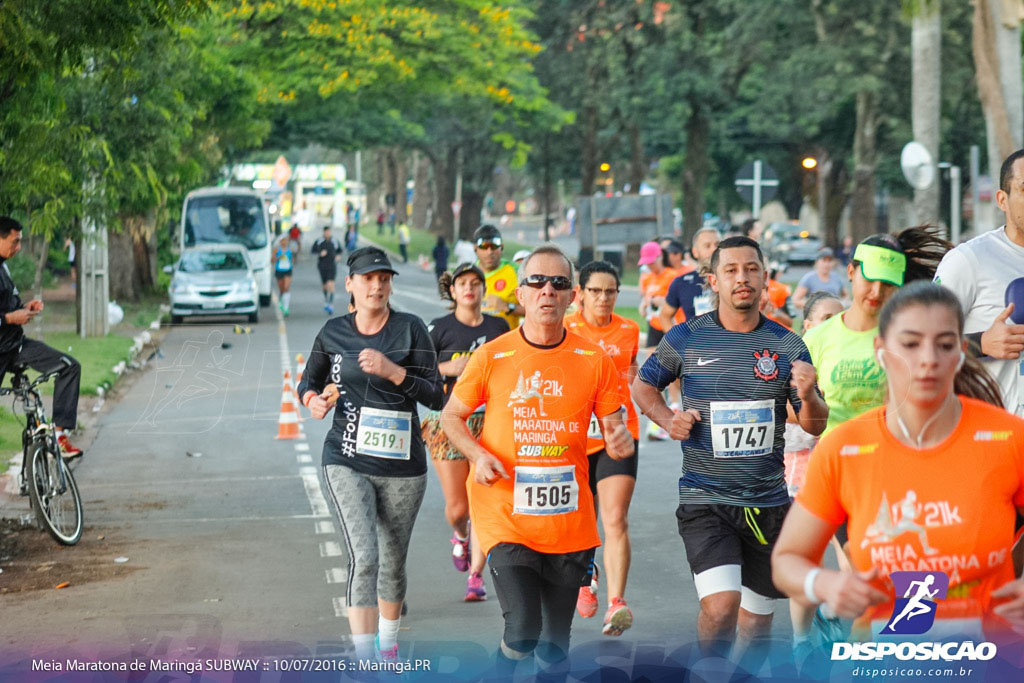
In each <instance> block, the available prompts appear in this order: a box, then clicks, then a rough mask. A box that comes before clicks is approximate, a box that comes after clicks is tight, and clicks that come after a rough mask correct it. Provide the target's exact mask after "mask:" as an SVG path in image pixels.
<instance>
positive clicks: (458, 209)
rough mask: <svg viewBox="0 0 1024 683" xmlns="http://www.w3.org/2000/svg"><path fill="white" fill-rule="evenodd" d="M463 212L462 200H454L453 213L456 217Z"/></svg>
mask: <svg viewBox="0 0 1024 683" xmlns="http://www.w3.org/2000/svg"><path fill="white" fill-rule="evenodd" d="M460 213H462V202H452V215H453V216H455V217H456V218H458V217H459V214H460Z"/></svg>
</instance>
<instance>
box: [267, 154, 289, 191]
mask: <svg viewBox="0 0 1024 683" xmlns="http://www.w3.org/2000/svg"><path fill="white" fill-rule="evenodd" d="M271 177H272V178H273V179H274V182H275V183H277V184H278V186H280V187H284V186H285V185H287V184H288V181H289V180H291V177H292V167H291V166H290V165H289V164H288V160H287V159H285V158H284V155H281V156H279V157H278V158H277V161H276V162H275V163H274V170H273V171H272V172H271Z"/></svg>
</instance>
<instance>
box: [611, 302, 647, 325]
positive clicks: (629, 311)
mask: <svg viewBox="0 0 1024 683" xmlns="http://www.w3.org/2000/svg"><path fill="white" fill-rule="evenodd" d="M615 312H616V313H618V314H619V315H621V316H622V317H623V318H628V319H629V320H632V321H633V322H635V323H636V324H637V325H639V326H640V330H641V331H643V330H646V329H647V320H645V319H644V317H643V316H642V315H640V311H639V310H637V307H636V306H616V307H615Z"/></svg>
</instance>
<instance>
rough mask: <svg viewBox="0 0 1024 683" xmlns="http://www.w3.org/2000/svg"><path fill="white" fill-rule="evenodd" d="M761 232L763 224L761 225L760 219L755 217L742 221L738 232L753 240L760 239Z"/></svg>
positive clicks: (762, 231)
mask: <svg viewBox="0 0 1024 683" xmlns="http://www.w3.org/2000/svg"><path fill="white" fill-rule="evenodd" d="M763 233H764V225H762V224H761V221H759V220H757V219H756V218H748V219H747V220H745V221H743V224H742V225H741V226H740V234H741V235H743V236H744V237H749V238H750V239H752V240H754V241H755V242H760V241H761V235H762V234H763Z"/></svg>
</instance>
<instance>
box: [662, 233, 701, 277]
mask: <svg viewBox="0 0 1024 683" xmlns="http://www.w3.org/2000/svg"><path fill="white" fill-rule="evenodd" d="M661 249H662V251H664V252H665V258H666V259H668V269H669V270H671V271H672V272H674V273H675V274H676V277H679V276H680V275H686V274H687V273H689V272H690V271H691V270H693V267H692V266H691V265H689V264H687V263H684V261H683V257H684V256H686V247H684V246H683V243H682V242H680V241H679V240H674V239H671V238H666V239H663V240H661Z"/></svg>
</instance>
